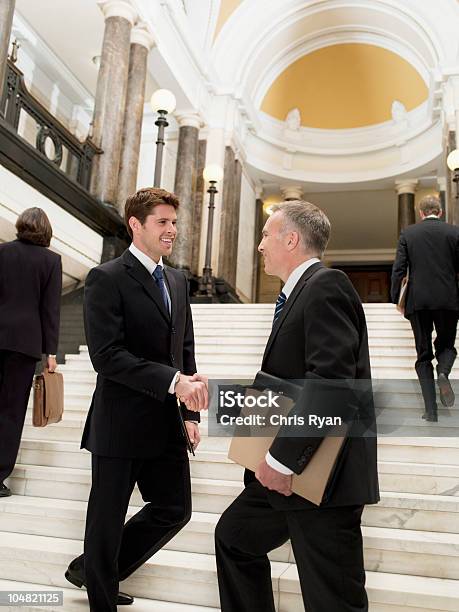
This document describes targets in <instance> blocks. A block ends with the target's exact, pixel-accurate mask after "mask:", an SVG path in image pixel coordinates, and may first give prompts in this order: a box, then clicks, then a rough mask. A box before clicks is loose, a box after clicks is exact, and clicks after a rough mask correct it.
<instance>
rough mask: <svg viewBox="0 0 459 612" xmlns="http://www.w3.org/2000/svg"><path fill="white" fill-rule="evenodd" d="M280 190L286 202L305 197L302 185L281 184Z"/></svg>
mask: <svg viewBox="0 0 459 612" xmlns="http://www.w3.org/2000/svg"><path fill="white" fill-rule="evenodd" d="M280 191H281V194H282V199H283V200H284V202H288V201H290V200H302V199H303V188H302V187H301V185H281V188H280Z"/></svg>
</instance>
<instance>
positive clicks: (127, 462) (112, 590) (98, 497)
mask: <svg viewBox="0 0 459 612" xmlns="http://www.w3.org/2000/svg"><path fill="white" fill-rule="evenodd" d="M139 461H140V460H139V459H126V458H117V457H99V456H98V455H92V486H91V493H90V496H89V501H88V510H87V514H86V532H85V540H84V558H83V556H81V557H79V558H78V559H77V560H76V562H77V563H84V572H85V576H86V588H87V591H88V599H89V605H90V609H91V611H92V612H116V600H117V595H118V580H119V579H118V554H119V549H120V543H121V534H122V531H123V524H124V519H125V517H126V512H127V508H128V504H129V499H130V497H131V493H132V490H133V488H134V484H135V481H136V476H137V471H138V468H139ZM83 559H84V560H83Z"/></svg>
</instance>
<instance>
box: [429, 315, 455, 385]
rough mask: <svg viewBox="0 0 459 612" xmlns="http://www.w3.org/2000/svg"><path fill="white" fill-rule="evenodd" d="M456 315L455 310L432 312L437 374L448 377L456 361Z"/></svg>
mask: <svg viewBox="0 0 459 612" xmlns="http://www.w3.org/2000/svg"><path fill="white" fill-rule="evenodd" d="M457 318H458V313H457V311H455V310H434V311H433V320H434V324H435V331H436V332H437V337H436V339H435V341H434V346H435V357H436V359H437V362H438V364H437V372H438V374H446V376H449V373H450V372H451V368H452V367H453V364H454V361H455V359H456V355H457V351H456V348H455V346H454V345H455V343H456V330H457Z"/></svg>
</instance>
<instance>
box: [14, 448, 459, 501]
mask: <svg viewBox="0 0 459 612" xmlns="http://www.w3.org/2000/svg"><path fill="white" fill-rule="evenodd" d="M17 461H18V463H20V464H23V465H26V466H27V465H36V466H39V465H40V466H45V467H57V468H59V467H62V468H77V469H82V470H84V469H88V470H89V469H90V467H91V461H90V454H89V453H88V452H86V451H84V450H80V445H79V443H75V442H55V441H50V440H23V441H22V443H21V447H20V449H19V455H18V459H17ZM190 468H191V475H192V477H193V478H205V479H208V480H232V481H239V482H242V478H243V468H242V467H241V466H239V465H237V464H235V463H233V462H232V461H230V460H229V459H228V458H227V454H226V452H224V451H205V450H198V452H197V454H196V456H195V457H191V458H190ZM378 472H379V481H380V487H381V490H382V491H398V492H400V493H403V492H408V493H427V494H437V495H453V496H454V495H455V496H459V466H457V465H448V464H446V465H441V464H440V465H435V464H428V463H408V462H405V463H402V462H392V461H379V464H378Z"/></svg>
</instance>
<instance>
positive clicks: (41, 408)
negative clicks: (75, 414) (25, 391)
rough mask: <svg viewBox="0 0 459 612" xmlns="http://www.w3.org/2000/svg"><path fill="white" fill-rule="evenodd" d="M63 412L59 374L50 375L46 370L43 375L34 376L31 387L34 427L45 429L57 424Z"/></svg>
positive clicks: (61, 380)
mask: <svg viewBox="0 0 459 612" xmlns="http://www.w3.org/2000/svg"><path fill="white" fill-rule="evenodd" d="M63 412H64V377H63V376H62V374H60V373H59V372H53V373H50V372H49V371H48V369H47V368H45V370H44V371H43V374H39V375H38V376H35V380H34V385H33V416H32V423H33V425H34V427H45V426H46V425H49V424H51V423H59V421H60V420H61V419H62V414H63Z"/></svg>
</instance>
